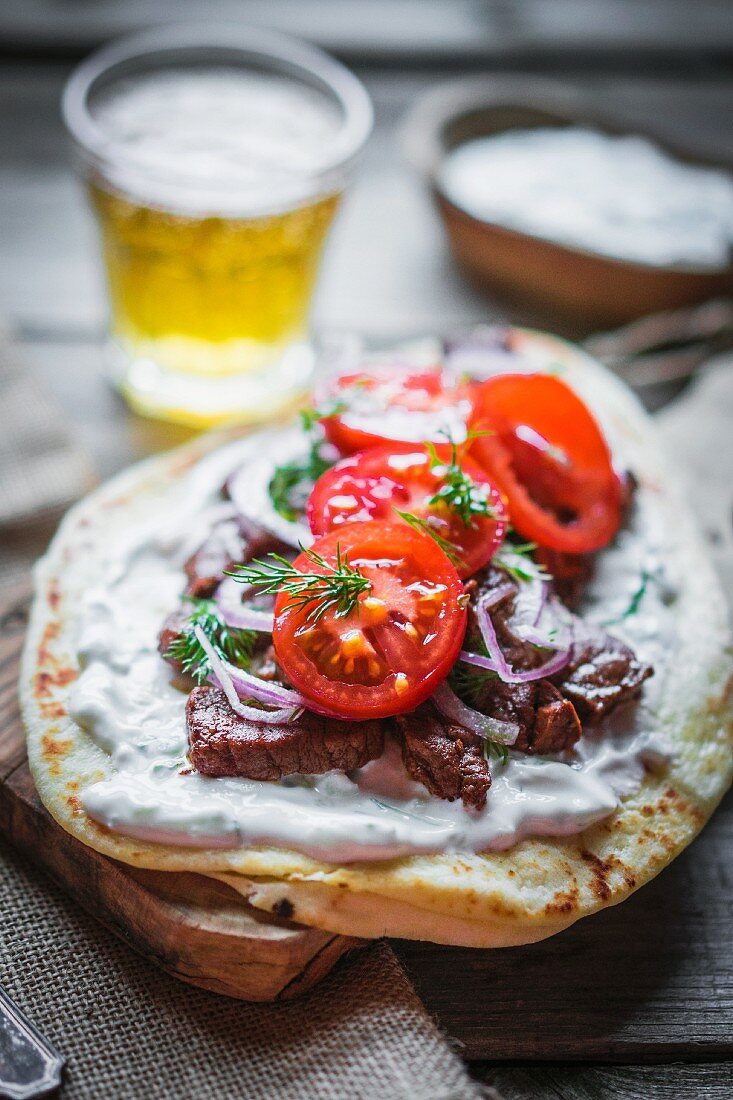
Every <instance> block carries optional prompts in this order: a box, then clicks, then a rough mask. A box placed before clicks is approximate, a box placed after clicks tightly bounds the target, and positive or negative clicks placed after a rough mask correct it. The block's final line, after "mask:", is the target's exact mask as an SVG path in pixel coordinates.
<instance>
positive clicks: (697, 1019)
mask: <svg viewBox="0 0 733 1100" xmlns="http://www.w3.org/2000/svg"><path fill="white" fill-rule="evenodd" d="M732 847H733V796H730V795H729V796H728V798H727V799H726V801H725V802H724V804H723V805H722V806H721V808H720V809H719V810H718V812H717V814H716V815H715V816H714V818H713V820H712V821H711V823H710V824H709V825H708V826H707V827H706V829H705V831H704V833H703V834H702V836H701V837H700V838H699V839H698V840H697V841H696V842H695V843H694V844H693V845H692V847H691V848H689V849H688V850H687V852H685V853H684V854H683V855H682V856H680V857H679V859H677V860H676V861H675V862H674V863H673V864H672V865H671V866H670V867H669V868H667V870H666V871H664V872H663V873H662V874H661V875H660V876H659V878H657V879H656V880H655V881H654V882H652V883H650V884H649V885H648V886H645V887H643V889H641V890H640V891H639V892H638V893H637V894H635V895H634V896H633V897H631V898H629V899H628V900H627V901H625V902H624V904H623V905H620V906H618V907H616V908H613V909H607V910H605V911H603V912H601V913H599V914H597V915H596V916H593V917H589V918H587V919H585V920H582V921H580V922H579V923H578V924H576V925H575V926H574V927H573V928H571V929H569V930H568V931H566V932H563V933H562V935H560V936H556V937H554V938H553V939H550V940H545V941H544V942H543V943H537V944H531V945H528V946H526V947H515V948H511V949H508V950H505V951H493V952H492V951H469V950H465V949H458V948H447V947H446V948H441V947H431V946H430V945H428V944H419V943H406V942H402V943H400V944H399V945H397V947H396V950H397V953H398V954H399V956H400V957H401V959H402V961H403V962H404V963H405V965H406V967H407V969H408V971H409V972H410V975H411V976H412V978H413V980H414V981H415V984H416V986H417V989H418V992H419V993H420V995H421V997H422V998H423V999H424V1001H425V1004H426V1005H427V1007H428V1008H429V1009H430V1011H431V1012H434V1013H435V1014H436V1015H437V1016H438V1018H439V1019H440V1021H441V1023H442V1025H443V1027H444V1028H445V1029H446V1030H447V1031H448V1032H449V1033H450V1034H451V1035H454V1036H455V1037H456V1038H457V1039H458V1040H459V1041H460V1042H461V1043H462V1044H463V1046H462V1052H463V1054H464V1056H465V1057H467V1058H491V1059H493V1060H497V1061H498V1060H504V1059H506V1060H515V1061H516V1060H532V1059H548V1060H552V1061H559V1060H575V1059H603V1060H609V1061H632V1060H636V1061H645V1060H647V1059H648V1060H652V1061H659V1060H660V1059H713V1058H718V1059H723V1058H727V1057H733V1033H732V1032H731V1023H730V1022H731V1015H732V1013H733V937H731V911H733V876H732V875H731V865H730V852H731V849H732Z"/></svg>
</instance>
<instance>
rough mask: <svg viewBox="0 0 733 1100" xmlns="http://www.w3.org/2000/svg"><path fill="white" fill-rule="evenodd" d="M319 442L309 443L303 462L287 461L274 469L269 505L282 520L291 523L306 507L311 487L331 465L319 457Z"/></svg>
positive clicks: (321, 456) (269, 487) (269, 488)
mask: <svg viewBox="0 0 733 1100" xmlns="http://www.w3.org/2000/svg"><path fill="white" fill-rule="evenodd" d="M321 445H322V443H321V441H317V440H312V441H311V444H310V449H309V451H308V454H307V456H306V458H305V459H304V460H303V461H302V462H286V463H285V464H284V465H282V466H276V467H275V472H274V474H273V475H272V478H271V480H270V484H269V486H268V492H269V494H270V500H271V501H272V506H273V508H274V509H275V511H276V512H278V513H279V514H280V515H281V516H282V517H283V519H287V520H289V521H290V522H291V523H293V522H294V521H295V520H296V519H297V518H298V513H299V512H302V511H303V509H304V508H305V505H306V501H307V500H308V497H309V495H310V491H311V489H312V488H313V485H314V484H315V482H316V481H318V478H319V477H320V476H321V474H325V472H326V470H330V469H331V466H332V465H333V463H332V462H329V460H328V459H326V458H324V457H323V455H322V454H321Z"/></svg>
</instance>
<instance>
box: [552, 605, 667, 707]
mask: <svg viewBox="0 0 733 1100" xmlns="http://www.w3.org/2000/svg"><path fill="white" fill-rule="evenodd" d="M652 674H653V669H652V668H651V667H650V666H649V665H644V664H642V663H641V662H640V661H637V659H636V657H635V655H634V653H633V652H632V651H631V650H630V649H629V647H628V646H627V645H624V643H623V642H622V641H621V640H620V639H619V638H615V637H614V636H613V635H612V634H608V633H607V631H605V630H604V629H603V627H601V626H591V625H589V624H588V623H584V622H582V621H581V620H580V619H576V621H575V638H574V641H573V644H572V647H571V650H570V661H569V662H568V664H567V665H566V666H565V668H564V669H562V671H561V672H559V673H557V675H556V676H553V677H552V680H553V683H554V684H556V685H557V686H558V688H559V689H560V691H561V692H562V694H563V695H564V696H565V698H566V699H569V700H570V701H571V702H572V703H573V705H574V706H575V709H576V710H577V712H578V714H579V715H580V717H581V718H582V719H583V721H584V722H598V721H600V720H601V719H602V718H605V717H606V716H607V715H608V714H610V713H611V712H612V711H613V710H615V709H616V707H618V706H620V705H621V704H622V703H629V702H632V701H633V700H634V699H637V698H638V696H639V693H640V691H641V685H642V684H643V683H644V681H645V680H646V679H648V678H649V677H650V676H651V675H652Z"/></svg>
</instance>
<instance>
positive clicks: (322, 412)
mask: <svg viewBox="0 0 733 1100" xmlns="http://www.w3.org/2000/svg"><path fill="white" fill-rule="evenodd" d="M347 409H348V405H347V404H346V402H345V401H333V402H332V403H331V404H330V405H321V406H320V408H319V407H318V406H316V405H314V406H313V407H312V408H310V409H301V410H300V419H301V421H302V423H303V428H304V430H305V431H306V432H312V431H313V429H314V428H315V426H316V424H320V423H321V421H322V420H328V419H329V418H330V417H332V416H338V415H339V414H340V413H342V412H346V410H347Z"/></svg>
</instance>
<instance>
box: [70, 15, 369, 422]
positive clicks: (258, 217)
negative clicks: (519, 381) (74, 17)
mask: <svg viewBox="0 0 733 1100" xmlns="http://www.w3.org/2000/svg"><path fill="white" fill-rule="evenodd" d="M63 114H64V119H65V122H66V125H67V128H68V130H69V131H70V133H71V136H72V139H73V142H74V147H75V150H76V153H77V160H78V163H79V165H80V167H81V170H82V173H83V177H84V179H85V182H86V185H87V189H88V192H89V195H90V199H91V203H92V206H93V209H94V211H95V213H96V216H97V221H98V225H99V229H100V236H101V243H102V252H103V257H104V263H105V269H106V275H107V285H108V291H109V303H110V333H109V342H108V352H109V356H108V358H109V362H110V367H111V371H112V375H113V378H114V380H115V382H116V383H117V385H118V386H119V387H120V389H121V390H122V392H123V393H124V394H125V396H126V397H127V399H128V401H129V402H130V404H131V405H132V406H133V407H134V408H135V409H137V410H138V411H139V412H141V413H143V414H146V415H149V416H156V417H160V418H163V419H167V420H174V421H178V422H182V423H185V424H189V425H193V426H197V427H205V426H209V425H212V424H215V423H219V422H221V421H225V420H233V419H236V420H240V421H250V422H254V421H260V420H264V419H267V418H270V417H272V416H275V415H277V414H278V413H279V412H282V411H283V410H284V409H285V408H287V407H289V406H291V405H292V404H293V403H294V402H295V401H297V400H298V399H299V398H301V397H302V394H303V392H304V391H305V389H306V388H307V387H308V385H309V382H310V380H311V376H312V372H313V365H314V353H313V350H312V347H311V344H310V341H309V329H308V315H309V308H310V303H311V298H312V294H313V287H314V283H315V279H316V275H317V272H318V267H319V262H320V258H321V252H322V248H323V244H324V241H325V238H326V235H327V233H328V230H329V227H330V225H331V222H332V220H333V217H334V213H335V211H336V208H337V205H338V202H339V198H340V196H341V194H342V193H343V190H344V187H345V185H346V183H347V181H348V179H349V176H350V173H351V170H352V168H353V165H354V162H355V160H356V158H357V155H358V153H359V152H360V150H361V148H362V147H363V145H364V143H365V141H366V139H367V137H368V135H369V132H370V130H371V124H372V109H371V104H370V101H369V97H368V95H367V93H366V91H365V90H364V88H363V86H362V85H361V83H360V82H359V81H358V80H357V79H356V77H355V76H353V75H352V74H351V73H350V72H349V71H348V70H347V69H345V68H344V67H343V66H342V65H340V64H339V63H338V62H336V61H335V60H333V59H332V58H330V57H328V55H326V54H325V53H323V52H321V51H320V50H318V49H316V48H314V47H312V46H309V45H306V44H305V43H302V42H298V41H296V40H293V39H289V38H287V37H284V36H281V35H275V34H270V33H266V32H262V31H258V30H257V31H256V30H252V29H248V28H244V27H242V26H238V27H226V28H214V29H212V28H205V27H200V26H188V27H180V28H167V29H163V30H159V31H154V32H148V33H145V34H142V35H135V36H131V37H129V38H125V39H122V40H120V41H118V42H116V43H114V44H112V45H111V46H108V47H106V48H104V49H102V50H100V51H98V52H97V53H95V54H93V55H92V56H91V57H89V58H88V59H87V60H86V61H84V62H83V63H82V64H81V65H80V66H79V67H78V68H77V69H76V70H75V72H74V73H73V74H72V76H71V78H70V80H69V82H68V84H67V86H66V89H65V92H64V98H63Z"/></svg>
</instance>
